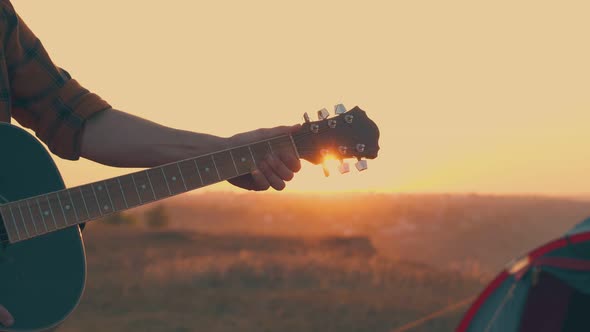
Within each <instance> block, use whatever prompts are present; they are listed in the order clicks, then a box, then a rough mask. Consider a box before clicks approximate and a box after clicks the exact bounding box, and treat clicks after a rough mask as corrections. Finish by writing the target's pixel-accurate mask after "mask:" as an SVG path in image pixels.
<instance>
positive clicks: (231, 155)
mask: <svg viewBox="0 0 590 332" xmlns="http://www.w3.org/2000/svg"><path fill="white" fill-rule="evenodd" d="M229 156H230V157H231V162H232V164H234V169H235V170H236V174H240V171H238V166H237V165H236V160H235V159H234V155H233V153H232V152H231V150H229Z"/></svg>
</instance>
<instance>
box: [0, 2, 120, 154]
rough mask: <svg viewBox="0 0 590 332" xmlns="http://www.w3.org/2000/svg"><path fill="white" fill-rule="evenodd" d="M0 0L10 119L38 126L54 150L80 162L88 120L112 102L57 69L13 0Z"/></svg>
mask: <svg viewBox="0 0 590 332" xmlns="http://www.w3.org/2000/svg"><path fill="white" fill-rule="evenodd" d="M0 1H2V2H1V4H2V10H3V11H4V19H5V20H6V31H5V36H4V56H5V61H6V71H7V74H8V79H9V84H10V98H11V103H12V117H13V118H15V119H16V121H18V122H19V123H20V124H21V125H22V126H24V127H27V128H30V129H32V130H34V131H35V133H36V135H37V137H38V138H39V139H40V140H42V141H43V142H45V144H47V146H48V147H49V150H51V152H53V153H55V154H56V155H58V156H59V157H61V158H64V159H70V160H77V159H79V158H80V143H81V139H82V132H83V129H84V124H85V122H86V120H87V119H88V118H90V117H91V116H92V115H94V114H96V113H98V112H101V111H104V110H107V109H110V108H111V106H110V105H109V104H108V103H107V102H106V101H104V100H103V99H101V98H100V97H99V96H98V95H96V94H94V93H92V92H90V91H88V90H87V89H85V88H84V87H82V86H81V85H80V84H79V83H78V82H77V81H76V80H75V79H73V78H72V77H71V76H70V75H69V73H68V72H67V71H65V70H64V69H62V68H60V67H57V66H56V65H55V64H54V63H53V62H52V61H51V59H50V57H49V55H48V54H47V51H46V50H45V48H44V47H43V45H42V44H41V41H40V40H39V39H38V38H37V37H36V36H35V34H34V33H33V32H32V31H31V30H30V29H29V28H28V27H27V25H26V24H25V22H24V21H23V20H22V19H21V17H20V16H19V15H18V14H17V13H16V11H15V10H14V8H13V6H12V4H11V3H10V1H8V0H0Z"/></svg>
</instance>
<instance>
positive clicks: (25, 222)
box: [0, 105, 379, 331]
mask: <svg viewBox="0 0 590 332" xmlns="http://www.w3.org/2000/svg"><path fill="white" fill-rule="evenodd" d="M335 109H336V114H337V116H335V117H332V118H329V114H328V112H327V111H326V110H325V109H322V110H320V111H318V116H319V118H320V120H319V121H314V122H312V121H309V116H308V115H307V113H306V114H305V115H304V117H305V120H306V122H305V123H304V124H303V126H302V127H301V129H300V130H299V131H298V132H296V133H293V134H291V135H283V136H278V137H274V138H272V139H268V140H264V141H261V142H257V143H254V144H250V145H244V146H236V147H233V148H231V149H227V150H223V151H217V152H214V153H210V154H207V155H202V156H198V157H195V158H191V159H186V160H181V161H178V162H174V163H169V164H166V165H161V166H158V167H154V168H150V169H146V170H143V171H139V172H135V173H131V174H127V175H123V176H119V177H115V178H111V179H107V180H104V181H98V182H94V183H90V184H86V185H82V186H78V187H73V188H68V189H64V188H65V186H64V183H63V180H62V178H61V176H60V174H59V171H58V169H57V168H56V166H55V164H54V162H53V160H52V159H51V157H50V156H49V154H48V153H47V151H46V150H45V148H44V147H43V146H42V145H41V144H40V143H39V141H37V139H35V138H34V137H33V136H32V135H30V134H28V133H27V132H26V131H24V130H22V129H20V128H18V127H15V126H12V125H10V124H0V142H2V143H3V145H2V149H3V151H2V152H3V155H4V156H5V157H4V158H3V159H2V161H1V162H0V204H1V205H0V218H1V222H0V303H1V304H2V305H4V306H5V307H6V308H7V309H8V311H10V313H11V314H12V315H13V317H14V318H15V323H14V325H13V326H11V327H9V328H7V327H0V330H3V331H40V330H45V329H49V328H52V327H54V326H57V325H58V324H59V323H61V322H62V321H63V320H64V319H65V318H66V317H67V316H68V315H69V314H70V313H71V312H72V311H73V310H74V309H75V307H76V306H77V304H78V302H79V301H80V298H81V296H82V292H83V290H84V284H85V281H86V280H85V279H86V261H85V253H84V244H83V241H82V236H81V233H80V230H79V227H78V226H77V225H79V224H81V223H84V222H89V221H91V220H94V219H98V218H101V217H104V216H107V215H109V214H111V213H114V212H118V211H123V210H126V209H130V208H133V207H137V206H140V205H143V204H147V203H151V202H154V201H157V200H160V199H164V198H167V197H171V196H174V195H178V194H181V193H184V192H187V191H190V190H193V189H197V188H201V187H204V186H206V185H209V184H212V183H216V182H220V181H224V180H227V179H231V178H234V177H237V176H240V175H244V174H248V173H250V172H251V171H252V170H253V169H254V168H255V167H256V163H257V160H262V159H263V158H264V157H265V156H266V155H267V154H269V153H273V151H277V150H280V149H293V150H294V151H295V153H296V154H297V156H299V158H301V159H305V160H308V161H310V162H312V163H314V164H319V163H321V162H322V161H323V159H324V156H325V155H326V154H331V155H334V156H338V158H339V159H347V158H357V159H358V162H357V163H356V167H357V169H358V170H364V169H366V168H367V164H366V160H363V159H361V158H369V159H373V158H376V157H377V152H378V150H379V146H378V139H379V130H378V128H377V126H376V125H375V123H374V122H373V121H371V120H370V119H369V118H368V117H367V115H366V113H365V112H364V111H363V110H361V109H360V108H358V107H355V108H353V109H352V110H350V111H346V110H345V109H344V106H342V105H336V107H335ZM324 170H325V168H324ZM325 171H326V170H325ZM340 171H341V172H343V173H344V172H348V164H346V163H342V164H341V165H340ZM113 254H119V253H113Z"/></svg>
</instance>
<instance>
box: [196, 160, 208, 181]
mask: <svg viewBox="0 0 590 332" xmlns="http://www.w3.org/2000/svg"><path fill="white" fill-rule="evenodd" d="M194 161H195V168H196V169H197V175H198V176H199V180H200V181H201V185H202V186H204V185H205V182H204V181H203V177H202V176H201V171H200V170H199V165H198V164H197V159H195V160H194Z"/></svg>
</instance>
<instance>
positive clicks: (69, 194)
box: [67, 189, 81, 222]
mask: <svg viewBox="0 0 590 332" xmlns="http://www.w3.org/2000/svg"><path fill="white" fill-rule="evenodd" d="M67 192H68V198H69V199H70V203H71V204H72V210H74V214H75V216H76V221H78V222H80V221H81V219H80V215H79V214H78V209H77V208H76V205H75V204H74V200H73V199H72V191H71V190H70V189H68V190H67Z"/></svg>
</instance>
